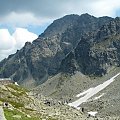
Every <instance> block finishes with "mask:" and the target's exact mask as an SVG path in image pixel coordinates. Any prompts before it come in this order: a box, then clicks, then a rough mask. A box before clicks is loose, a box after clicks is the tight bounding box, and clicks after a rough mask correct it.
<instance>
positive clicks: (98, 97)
mask: <svg viewBox="0 0 120 120" xmlns="http://www.w3.org/2000/svg"><path fill="white" fill-rule="evenodd" d="M104 94H105V93H102V94H101V95H100V96H98V97H95V98H94V100H97V99H99V98H101V97H102V96H103V95H104Z"/></svg>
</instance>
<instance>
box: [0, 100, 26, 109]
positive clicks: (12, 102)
mask: <svg viewBox="0 0 120 120" xmlns="http://www.w3.org/2000/svg"><path fill="white" fill-rule="evenodd" d="M0 101H2V102H8V103H10V104H11V105H12V106H14V107H15V108H19V107H24V104H23V103H20V102H15V101H12V100H9V99H7V100H6V99H5V98H0Z"/></svg>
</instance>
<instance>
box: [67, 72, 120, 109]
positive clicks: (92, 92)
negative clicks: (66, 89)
mask: <svg viewBox="0 0 120 120" xmlns="http://www.w3.org/2000/svg"><path fill="white" fill-rule="evenodd" d="M119 75H120V73H118V74H116V75H115V76H113V77H112V78H111V79H109V80H107V81H105V82H104V83H102V84H100V85H98V86H96V87H95V88H90V89H88V90H86V91H84V92H83V93H80V94H78V95H77V96H76V97H80V96H83V95H84V96H83V97H81V98H79V99H78V100H76V101H74V102H72V103H69V104H68V105H69V106H72V107H75V108H76V109H80V107H79V106H80V105H81V104H82V103H84V102H86V101H87V100H88V99H89V98H91V97H92V96H94V95H95V94H97V93H98V92H100V91H101V90H103V89H104V88H106V87H107V86H108V85H109V84H110V83H112V82H113V81H114V80H115V78H116V77H117V76H119Z"/></svg>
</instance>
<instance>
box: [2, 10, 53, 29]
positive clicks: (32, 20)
mask: <svg viewBox="0 0 120 120" xmlns="http://www.w3.org/2000/svg"><path fill="white" fill-rule="evenodd" d="M50 21H51V19H50V18H41V17H38V16H34V15H33V14H32V13H16V12H11V13H9V14H7V15H6V16H4V17H0V23H2V24H5V25H8V26H9V25H11V26H13V27H26V26H29V25H39V26H42V25H44V24H46V23H48V22H50Z"/></svg>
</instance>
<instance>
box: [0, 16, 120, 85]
mask: <svg viewBox="0 0 120 120" xmlns="http://www.w3.org/2000/svg"><path fill="white" fill-rule="evenodd" d="M119 22H120V20H119V18H116V19H114V18H110V17H106V16H105V17H100V18H96V17H94V16H91V15H89V14H83V15H81V16H79V15H67V16H64V17H63V18H60V19H58V20H55V21H54V22H53V23H52V24H51V25H50V26H49V27H48V28H47V29H46V30H45V31H44V33H42V34H41V35H39V37H38V38H37V39H36V40H35V41H33V42H32V43H30V42H27V43H26V44H25V46H24V47H23V48H22V49H21V50H19V51H17V52H16V54H14V55H10V56H9V57H8V58H7V59H4V60H3V61H1V62H0V77H11V78H12V79H14V80H15V81H17V82H18V83H19V84H21V85H23V86H26V87H29V86H31V87H34V86H37V85H39V84H41V83H44V82H45V81H46V80H47V79H48V78H49V77H51V76H54V75H56V74H57V73H59V72H63V73H64V72H65V73H66V72H67V73H74V72H75V71H81V72H82V73H84V74H87V75H103V74H106V72H107V70H108V68H109V67H110V66H112V65H116V64H117V66H118V65H119V52H118V51H119V37H118V36H119V35H118V34H119V27H120V24H119ZM113 36H115V37H114V38H115V39H116V40H115V41H116V43H114V42H111V41H114V38H113ZM110 39H111V40H110ZM117 39H118V40H117ZM109 40H110V41H109ZM105 41H107V42H108V43H109V42H110V45H108V43H105V46H104V47H105V50H106V49H107V48H109V46H111V45H113V46H115V47H113V48H118V49H117V50H116V51H115V53H114V51H113V53H109V52H108V51H107V52H105V51H104V52H102V50H103V49H100V48H99V47H102V45H101V44H102V43H103V42H105ZM112 43H114V44H112ZM98 48H99V49H98ZM109 50H110V49H109ZM116 52H117V53H116ZM101 55H102V56H101ZM111 56H112V57H111ZM109 59H111V60H109ZM114 59H115V60H118V62H115V61H114ZM111 62H112V63H111ZM106 63H107V64H109V65H105V64H106Z"/></svg>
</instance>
